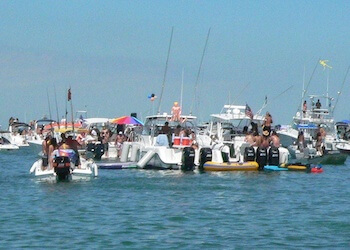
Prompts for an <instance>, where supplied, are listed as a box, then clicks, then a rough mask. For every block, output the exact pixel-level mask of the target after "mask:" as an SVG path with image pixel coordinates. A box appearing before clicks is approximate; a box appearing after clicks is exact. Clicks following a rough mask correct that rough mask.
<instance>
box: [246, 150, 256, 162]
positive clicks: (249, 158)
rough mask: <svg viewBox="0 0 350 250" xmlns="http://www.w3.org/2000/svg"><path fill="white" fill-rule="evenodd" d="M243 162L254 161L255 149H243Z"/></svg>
mask: <svg viewBox="0 0 350 250" xmlns="http://www.w3.org/2000/svg"><path fill="white" fill-rule="evenodd" d="M244 161H255V149H254V148H253V147H246V148H245V149H244Z"/></svg>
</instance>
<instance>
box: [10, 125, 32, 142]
mask: <svg viewBox="0 0 350 250" xmlns="http://www.w3.org/2000/svg"><path fill="white" fill-rule="evenodd" d="M29 130H30V126H29V125H28V124H27V123H24V122H12V123H11V124H10V125H9V132H10V137H9V138H8V139H9V141H10V142H11V143H12V144H15V145H17V146H19V147H28V146H29V143H28V141H27V139H28V133H29Z"/></svg>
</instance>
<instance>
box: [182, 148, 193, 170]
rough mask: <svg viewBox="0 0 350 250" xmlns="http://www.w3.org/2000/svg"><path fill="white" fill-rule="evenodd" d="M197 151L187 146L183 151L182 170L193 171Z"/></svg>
mask: <svg viewBox="0 0 350 250" xmlns="http://www.w3.org/2000/svg"><path fill="white" fill-rule="evenodd" d="M194 157H195V151H194V148H192V147H186V148H184V149H183V151H182V162H181V170H183V171H192V170H193V168H194Z"/></svg>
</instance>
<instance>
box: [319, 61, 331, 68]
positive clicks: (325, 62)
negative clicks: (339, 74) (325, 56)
mask: <svg viewBox="0 0 350 250" xmlns="http://www.w3.org/2000/svg"><path fill="white" fill-rule="evenodd" d="M327 62H328V60H320V64H321V65H322V66H323V70H325V69H326V67H328V68H330V69H331V68H332V66H329V65H328V64H327Z"/></svg>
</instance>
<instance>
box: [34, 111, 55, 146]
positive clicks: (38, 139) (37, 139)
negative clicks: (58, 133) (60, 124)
mask: <svg viewBox="0 0 350 250" xmlns="http://www.w3.org/2000/svg"><path fill="white" fill-rule="evenodd" d="M55 122H56V121H54V120H51V119H45V118H43V119H40V120H37V121H35V123H34V129H33V130H32V131H30V133H29V134H28V136H27V142H28V143H29V146H32V147H34V148H36V149H37V150H39V151H40V150H41V147H42V143H43V140H44V134H45V133H49V132H50V133H53V128H52V129H49V130H46V131H45V129H44V128H45V126H46V125H48V124H54V123H55Z"/></svg>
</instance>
